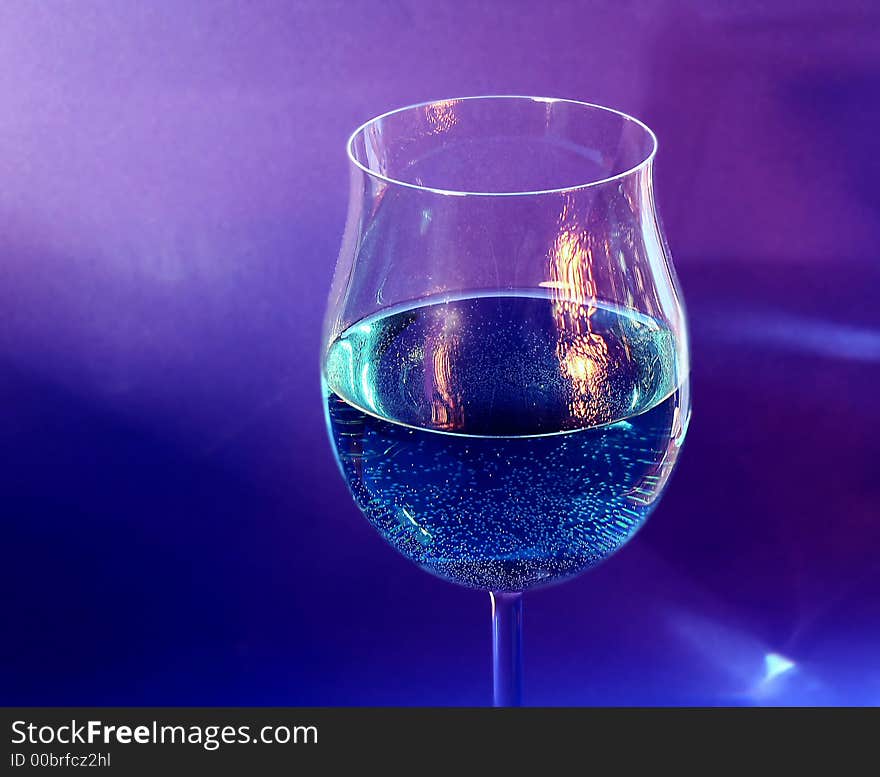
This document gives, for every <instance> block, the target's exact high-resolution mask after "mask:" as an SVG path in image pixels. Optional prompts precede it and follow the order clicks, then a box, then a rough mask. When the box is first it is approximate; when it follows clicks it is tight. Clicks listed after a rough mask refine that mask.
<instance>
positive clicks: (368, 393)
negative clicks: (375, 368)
mask: <svg viewBox="0 0 880 777" xmlns="http://www.w3.org/2000/svg"><path fill="white" fill-rule="evenodd" d="M361 389H362V390H363V392H364V400H365V401H366V403H367V404H368V405H369V406H370V407H371V408H372V409H373V410H375V411H376V412H377V413H378V412H379V410H378V409H377V408H376V396H375V394H374V393H373V387H372V386H371V385H370V365H369V364H365V365H364V369H363V370H362V371H361Z"/></svg>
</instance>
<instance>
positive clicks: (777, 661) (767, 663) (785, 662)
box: [762, 653, 796, 683]
mask: <svg viewBox="0 0 880 777" xmlns="http://www.w3.org/2000/svg"><path fill="white" fill-rule="evenodd" d="M795 666H796V664H795V662H794V661H792V660H790V659H788V658H786V657H785V656H781V655H779V653H768V654H767V655H766V656H764V679H763V680H762V682H764V683H768V682H770V681H771V680H772V679H773V678H774V677H779V675H781V674H785V673H786V672H787V671H789V670H790V669H794V668H795Z"/></svg>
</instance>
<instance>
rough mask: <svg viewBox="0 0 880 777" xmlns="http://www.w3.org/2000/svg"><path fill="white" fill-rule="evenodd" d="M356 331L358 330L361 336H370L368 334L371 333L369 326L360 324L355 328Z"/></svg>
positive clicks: (371, 329)
mask: <svg viewBox="0 0 880 777" xmlns="http://www.w3.org/2000/svg"><path fill="white" fill-rule="evenodd" d="M357 330H358V332H362V333H363V334H365V335H368V334H370V332H372V331H373V328H372V327H371V326H370V325H369V324H361V325H360V326H359V327H358V328H357Z"/></svg>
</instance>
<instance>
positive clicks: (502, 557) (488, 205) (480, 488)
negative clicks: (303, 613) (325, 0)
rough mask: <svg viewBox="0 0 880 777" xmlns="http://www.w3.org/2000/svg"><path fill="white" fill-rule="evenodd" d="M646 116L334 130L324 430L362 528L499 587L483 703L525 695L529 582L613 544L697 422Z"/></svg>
mask: <svg viewBox="0 0 880 777" xmlns="http://www.w3.org/2000/svg"><path fill="white" fill-rule="evenodd" d="M656 148H657V140H656V137H655V136H654V134H653V132H651V130H650V129H648V127H646V126H645V125H644V124H643V123H642V122H640V121H638V120H637V119H634V118H633V117H631V116H627V115H626V114H623V113H620V112H619V111H615V110H612V109H609V108H604V107H601V106H598V105H591V104H588V103H583V102H577V101H574V100H561V99H549V98H539V97H520V96H490V97H468V98H461V99H452V100H439V101H434V102H427V103H422V104H419V105H414V106H410V107H407V108H401V109H399V110H395V111H391V112H389V113H386V114H383V115H382V116H379V117H377V118H375V119H372V120H370V121H368V122H367V123H366V124H364V125H362V126H361V127H359V128H358V129H357V130H356V131H355V132H354V134H353V135H352V136H351V138H350V140H349V143H348V155H349V158H350V161H351V192H350V201H349V210H348V220H347V224H346V227H345V234H344V237H343V240H342V248H341V251H340V254H339V259H338V263H337V267H336V273H335V277H334V280H333V284H332V288H331V292H330V298H329V303H328V309H327V316H326V321H325V327H324V337H323V344H324V345H323V354H322V356H323V362H322V380H323V391H324V399H325V409H326V417H327V423H328V429H329V434H330V439H331V441H332V444H333V447H334V449H335V453H336V458H337V460H338V463H339V467H340V470H341V472H342V475H343V477H344V478H345V480H346V482H347V484H348V487H349V489H350V490H351V493H352V496H353V497H354V500H355V502H356V503H357V505H358V507H360V509H361V510H362V511H363V513H364V515H365V516H366V517H367V520H369V522H370V523H371V524H372V525H373V526H374V527H375V528H376V529H377V530H378V532H379V533H380V534H381V535H382V537H384V538H385V539H386V540H387V541H388V542H389V543H390V544H391V545H392V546H393V547H394V548H396V549H397V550H398V551H399V552H401V553H402V554H403V555H404V556H406V557H407V558H409V559H411V560H412V561H414V562H415V563H416V564H418V565H419V566H420V567H422V568H423V569H424V570H426V571H428V572H431V573H432V574H434V575H437V576H438V577H441V578H444V579H446V580H449V581H452V582H455V583H458V584H460V585H464V586H469V587H472V588H477V589H481V590H484V591H488V592H489V593H490V595H491V599H492V622H493V656H494V691H495V695H494V701H495V704H496V706H515V705H518V704H519V703H520V696H521V627H522V599H521V597H522V592H523V591H525V590H527V589H530V588H535V587H537V586H546V585H550V584H552V583H557V582H559V581H561V580H564V579H566V578H570V577H572V576H574V575H577V574H579V573H581V572H583V571H585V570H587V569H590V568H591V567H594V566H596V565H597V564H599V563H600V562H601V561H603V560H605V559H606V558H608V557H609V556H610V555H611V554H612V553H614V552H615V551H617V550H618V549H620V548H621V547H622V546H623V545H624V544H625V543H626V542H627V540H629V539H630V538H631V537H632V536H633V535H634V534H635V532H636V531H637V530H638V529H639V527H641V525H642V524H643V523H644V521H645V519H646V518H647V517H648V515H649V514H650V512H651V510H652V509H653V508H654V506H655V505H656V504H657V501H658V499H659V498H660V495H661V494H662V492H663V490H664V488H665V486H666V483H667V481H668V479H669V476H670V474H671V472H672V469H673V466H674V464H675V461H676V458H677V456H678V451H679V449H680V447H681V445H682V443H683V441H684V437H685V433H686V431H687V426H688V420H689V417H690V398H689V388H688V374H689V367H688V345H687V332H686V325H685V316H684V309H683V307H682V302H681V294H680V292H679V288H678V284H677V281H676V278H675V273H674V270H673V268H672V263H671V259H670V255H669V251H668V249H667V247H666V243H665V240H664V237H663V232H662V229H661V226H660V222H659V220H658V217H657V212H656V208H655V203H654V197H653V185H652V163H653V159H654V154H655V151H656Z"/></svg>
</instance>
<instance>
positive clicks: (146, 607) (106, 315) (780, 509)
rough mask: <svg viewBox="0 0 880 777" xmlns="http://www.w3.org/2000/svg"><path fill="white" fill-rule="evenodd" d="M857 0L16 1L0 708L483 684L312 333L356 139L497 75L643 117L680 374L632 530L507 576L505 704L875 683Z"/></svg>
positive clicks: (870, 100)
mask: <svg viewBox="0 0 880 777" xmlns="http://www.w3.org/2000/svg"><path fill="white" fill-rule="evenodd" d="M872 7H873V9H872ZM876 8H877V6H876V4H875V3H873V2H868V1H867V0H866V1H865V2H854V1H852V0H836V1H835V2H815V1H814V0H810V1H809V2H796V3H795V2H757V0H741V1H740V2H737V3H731V2H724V1H723V0H717V1H711V2H710V1H709V0H703V1H702V2H700V1H698V0H693V1H692V2H659V1H658V2H651V1H650V0H641V1H639V2H635V1H634V2H621V1H620V0H617V1H616V2H607V3H604V2H603V3H600V2H583V1H581V2H555V3H546V4H544V3H536V2H528V3H524V2H511V1H509V0H508V1H507V2H500V1H499V2H487V0H475V1H471V0H468V1H466V2H437V1H435V2H418V1H417V0H401V1H400V2H387V3H377V2H330V1H328V0H300V2H290V1H289V0H287V1H286V2H243V0H242V1H239V2H220V1H218V0H211V2H207V1H206V2H192V1H190V2H180V0H174V2H171V1H168V2H151V3H119V2H116V1H115V0H106V1H105V2H97V1H95V0H88V1H86V0H82V1H81V2H76V3H72V2H42V3H36V2H29V1H27V0H24V1H18V0H5V2H3V3H2V4H0V401H2V409H3V414H2V418H0V497H2V499H0V509H2V518H3V543H2V548H3V550H2V556H3V558H2V572H0V575H2V578H3V580H2V583H3V588H2V590H3V621H4V623H3V638H2V640H0V702H4V703H18V704H22V703H31V704H47V703H55V704H114V703H115V704H292V705H298V704H322V705H333V704H418V703H429V704H482V703H485V702H487V701H488V698H489V659H488V648H489V641H488V616H489V612H488V602H487V601H486V600H485V598H484V596H483V595H481V594H478V593H476V592H472V591H467V590H464V589H458V588H455V587H453V586H451V585H448V584H445V583H442V582H440V581H438V580H435V579H434V578H432V577H430V576H428V575H426V574H424V573H423V572H421V571H419V570H418V569H416V568H415V567H413V566H412V565H410V564H409V563H408V562H406V561H405V560H404V559H403V558H401V557H398V556H397V555H396V554H395V553H394V551H392V550H391V549H390V548H389V547H387V546H386V545H385V544H384V543H383V542H382V540H381V539H379V537H378V536H376V535H375V534H374V533H373V531H372V530H371V529H370V528H369V526H368V525H367V523H366V521H365V520H363V519H362V518H361V517H360V516H359V514H358V513H357V511H356V509H355V507H354V506H353V503H352V501H351V499H350V498H349V497H348V495H347V493H346V491H345V488H344V485H343V483H342V481H341V479H340V477H339V476H338V474H337V471H336V469H335V465H334V462H333V460H332V457H331V453H330V448H329V446H328V444H327V442H326V439H325V430H324V422H323V418H322V414H321V402H320V396H319V381H318V350H319V335H320V321H321V317H322V313H323V307H324V303H325V299H326V294H327V289H328V286H329V282H330V277H331V273H332V270H333V264H334V261H335V256H336V252H337V250H338V245H339V241H340V237H341V231H342V227H343V221H344V216H345V209H346V197H347V193H348V188H347V183H348V182H347V168H346V164H347V162H346V158H345V155H344V153H343V143H344V141H345V138H346V137H347V134H348V132H349V131H350V130H351V129H353V128H354V126H356V125H357V124H358V123H360V122H361V121H363V120H365V119H367V118H369V117H370V116H372V115H374V114H376V113H380V112H382V111H384V110H386V109H388V108H391V107H397V106H401V105H405V104H407V103H411V102H416V101H420V100H424V99H429V98H439V97H452V96H460V95H467V94H479V93H520V94H539V95H552V96H560V97H573V98H580V99H585V100H589V101H593V102H599V103H604V104H608V105H610V106H613V107H616V108H619V109H622V110H625V111H628V112H631V113H634V114H635V115H637V116H639V117H640V118H642V119H644V120H645V121H646V122H648V124H649V125H651V126H652V127H653V128H654V129H655V130H656V131H657V133H658V135H659V137H660V152H659V156H658V161H657V168H656V172H657V194H658V200H659V204H660V207H661V211H662V213H663V216H664V220H665V225H666V228H667V231H668V238H669V242H670V244H671V246H672V249H673V253H674V255H675V258H676V263H677V266H678V269H679V274H680V277H681V281H682V285H683V287H684V291H685V295H686V298H687V301H688V304H689V312H690V317H691V330H692V339H693V370H694V372H693V377H694V394H695V404H694V417H693V423H692V426H691V433H690V436H689V439H688V442H687V445H686V446H685V451H684V454H683V456H682V460H681V464H680V467H679V470H678V472H677V473H676V475H675V477H674V478H673V481H672V484H671V487H670V490H669V492H668V495H667V496H666V498H665V499H664V501H663V503H662V504H661V506H660V507H659V509H658V510H657V511H656V513H655V514H654V517H653V518H652V519H651V521H650V522H649V524H648V526H647V527H646V528H645V529H644V531H643V532H642V533H641V534H640V535H639V536H638V538H637V539H636V540H634V541H633V542H632V543H631V544H630V545H629V546H628V547H627V548H626V549H625V550H624V551H623V552H621V553H620V554H619V555H618V556H616V557H615V558H614V559H613V560H612V561H611V562H610V563H608V564H606V565H605V566H603V567H602V568H600V569H599V570H597V571H595V572H594V573H591V574H588V575H585V576H583V577H581V578H579V579H578V580H576V581H573V582H570V583H567V584H565V585H563V586H560V587H557V588H554V589H550V590H547V591H544V592H537V593H534V594H532V595H530V596H529V597H528V601H527V603H526V627H527V634H526V640H527V642H526V659H527V675H526V700H527V701H528V702H529V703H533V704H592V703H608V704H620V703H635V704H657V703H669V704H719V703H729V704H755V703H758V704H761V703H769V704H788V703H829V704H837V703H849V704H878V703H880V562H878V548H880V520H878V509H877V503H878V496H880V442H878V440H880V438H878V435H877V433H876V429H877V426H878V423H880V402H878V395H877V391H878V387H880V304H878V289H880V264H878V256H877V249H876V246H877V243H878V237H880V195H878V191H880V190H878V188H877V180H878V175H880V161H878V160H880V155H878V154H877V142H878V141H877V138H878V137H880V134H878V133H880V116H878V111H880V109H878V106H880V47H878V45H877V40H876V32H877V29H878V26H880V11H878V10H876ZM768 656H769V658H768ZM783 657H784V658H783ZM787 662H793V665H789V663H787ZM782 669H786V670H787V671H781V670H782Z"/></svg>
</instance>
